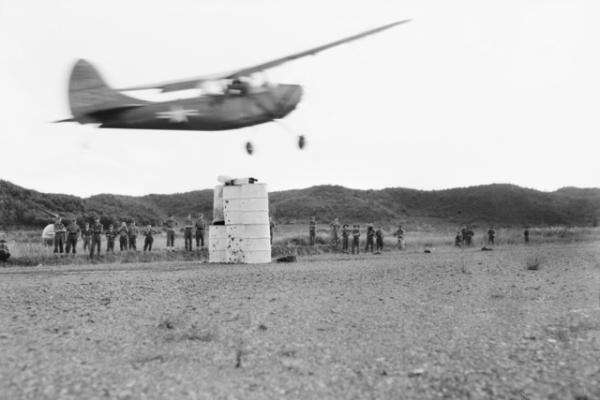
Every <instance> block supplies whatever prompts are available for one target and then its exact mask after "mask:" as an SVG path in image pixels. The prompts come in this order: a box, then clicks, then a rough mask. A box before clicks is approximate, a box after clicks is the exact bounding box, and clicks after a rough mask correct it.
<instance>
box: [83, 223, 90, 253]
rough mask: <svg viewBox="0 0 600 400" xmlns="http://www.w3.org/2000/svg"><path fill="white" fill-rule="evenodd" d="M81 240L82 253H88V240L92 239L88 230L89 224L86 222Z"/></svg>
mask: <svg viewBox="0 0 600 400" xmlns="http://www.w3.org/2000/svg"><path fill="white" fill-rule="evenodd" d="M81 238H82V239H83V251H84V252H85V251H90V240H91V238H92V231H91V229H90V223H89V222H86V223H85V227H84V228H83V231H81Z"/></svg>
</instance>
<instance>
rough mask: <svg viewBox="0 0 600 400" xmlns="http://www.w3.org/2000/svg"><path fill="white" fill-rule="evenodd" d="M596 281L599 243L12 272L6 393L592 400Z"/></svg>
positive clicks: (0, 360) (3, 298) (8, 276)
mask: <svg viewBox="0 0 600 400" xmlns="http://www.w3.org/2000/svg"><path fill="white" fill-rule="evenodd" d="M533 256H536V257H537V258H538V259H539V260H540V261H541V263H540V267H539V270H527V269H526V264H527V261H528V260H529V259H530V258H532V257H533ZM599 290H600V246H599V245H598V244H590V243H588V244H571V245H564V246H556V245H542V246H536V247H523V246H515V247H508V246H507V247H500V248H496V249H495V250H494V251H490V252H481V251H477V250H475V249H471V250H465V251H461V250H455V249H444V250H440V251H434V252H433V253H432V254H423V253H420V252H419V253H418V252H408V253H399V252H389V253H385V254H383V255H381V256H374V255H360V256H358V257H353V256H348V255H331V254H330V255H323V256H315V257H307V258H301V259H300V262H298V263H295V264H272V265H261V266H224V265H208V264H199V263H197V262H196V263H194V262H188V263H185V262H171V263H154V264H139V265H136V264H123V265H115V264H110V265H109V264H106V265H84V266H62V267H61V266H54V267H41V268H23V267H11V268H5V269H1V270H0V398H2V399H20V398H27V399H45V398H47V399H55V398H65V399H67V398H71V399H81V398H118V399H128V398H131V399H137V398H150V399H154V398H157V399H158V398H160V399H163V398H173V399H179V398H189V399H212V398H223V399H230V398H231V399H233V398H238V399H255V398H256V399H258V398H295V399H307V398H315V399H324V398H343V399H352V398H355V399H365V398H366V399H369V398H373V399H375V398H377V399H379V398H390V399H400V398H406V399H416V398H425V399H429V398H432V399H436V398H460V399H462V398H464V399H469V398H471V399H479V398H489V399H502V398H506V399H580V400H581V399H600V298H599Z"/></svg>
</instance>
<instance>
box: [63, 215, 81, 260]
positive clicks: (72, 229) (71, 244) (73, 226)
mask: <svg viewBox="0 0 600 400" xmlns="http://www.w3.org/2000/svg"><path fill="white" fill-rule="evenodd" d="M80 231H81V229H79V225H77V221H76V220H75V218H73V220H72V221H71V223H70V224H69V226H67V249H66V250H67V254H69V252H71V251H72V252H73V254H76V253H77V238H78V237H79V232H80ZM71 249H72V250H71Z"/></svg>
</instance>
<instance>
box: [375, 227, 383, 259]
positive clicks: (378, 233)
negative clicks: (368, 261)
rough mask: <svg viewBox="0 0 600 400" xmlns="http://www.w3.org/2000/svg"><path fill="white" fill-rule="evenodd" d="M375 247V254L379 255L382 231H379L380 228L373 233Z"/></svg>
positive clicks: (381, 245)
mask: <svg viewBox="0 0 600 400" xmlns="http://www.w3.org/2000/svg"><path fill="white" fill-rule="evenodd" d="M375 246H376V249H377V250H376V251H375V254H381V250H383V230H382V229H381V226H379V227H377V230H376V231H375Z"/></svg>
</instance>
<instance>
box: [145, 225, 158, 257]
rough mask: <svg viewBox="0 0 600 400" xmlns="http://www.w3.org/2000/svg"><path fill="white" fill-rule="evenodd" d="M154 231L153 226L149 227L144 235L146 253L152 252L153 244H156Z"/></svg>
mask: <svg viewBox="0 0 600 400" xmlns="http://www.w3.org/2000/svg"><path fill="white" fill-rule="evenodd" d="M154 233H155V232H154V230H153V229H152V225H148V226H147V227H146V228H145V229H144V231H143V232H142V234H143V235H144V251H152V243H153V242H154V237H153V235H154Z"/></svg>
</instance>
